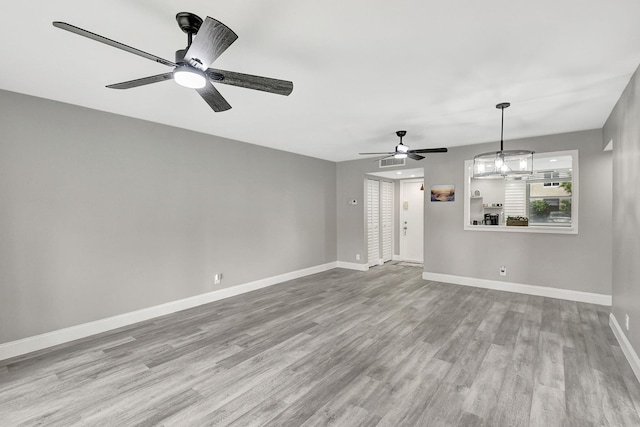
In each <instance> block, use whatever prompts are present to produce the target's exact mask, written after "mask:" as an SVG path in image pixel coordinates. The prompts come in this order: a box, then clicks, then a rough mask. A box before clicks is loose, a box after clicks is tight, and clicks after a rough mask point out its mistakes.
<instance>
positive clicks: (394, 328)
mask: <svg viewBox="0 0 640 427" xmlns="http://www.w3.org/2000/svg"><path fill="white" fill-rule="evenodd" d="M421 272H422V271H421V268H418V267H411V266H402V265H395V264H393V263H391V264H386V265H384V266H380V267H375V268H373V269H371V270H369V271H368V272H355V271H349V270H342V269H335V270H331V271H328V272H324V273H320V274H316V275H312V276H308V277H305V278H302V279H298V280H293V281H290V282H286V283H282V284H279V285H276V286H272V287H269V288H265V289H261V290H258V291H255V292H251V293H248V294H244V295H240V296H237V297H233V298H229V299H226V300H223V301H218V302H215V303H211V304H208V305H205V306H201V307H198V308H195V309H191V310H186V311H183V312H180V313H176V314H172V315H169V316H165V317H162V318H158V319H154V320H153V321H147V322H143V323H139V324H136V325H133V326H130V327H126V328H122V329H120V330H117V331H113V332H109V333H104V334H101V335H99V336H95V337H91V338H88V339H84V340H80V341H77V342H75V343H71V344H66V345H63V346H59V347H57V348H54V349H49V350H46V351H41V352H37V353H33V354H31V355H26V356H22V357H18V358H14V359H11V360H7V361H4V362H0V426H22V425H26V426H31V425H53V426H58V425H59V426H72V425H91V426H94V425H106V426H131V425H162V426H199V425H216V426H327V425H332V426H381V427H387V426H545V427H546V426H580V427H588V426H640V418H639V415H638V414H639V412H640V385H639V384H638V381H637V380H636V378H635V377H634V375H633V372H632V371H631V368H630V366H629V364H628V363H627V361H626V360H625V358H624V355H623V353H622V351H621V349H620V347H619V346H618V344H617V342H616V340H615V337H614V336H613V334H612V332H611V330H610V328H609V326H608V315H609V310H608V308H607V307H601V306H596V305H590V304H582V303H575V302H569V301H562V300H555V299H550V298H543V297H535V296H527V295H520V294H514V293H507V292H499V291H492V290H486V289H479V288H471V287H463V286H457V285H451V284H445V283H438V282H429V281H425V280H422V279H421Z"/></svg>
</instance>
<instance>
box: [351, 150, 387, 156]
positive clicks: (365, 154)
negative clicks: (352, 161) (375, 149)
mask: <svg viewBox="0 0 640 427" xmlns="http://www.w3.org/2000/svg"><path fill="white" fill-rule="evenodd" d="M358 154H360V155H361V156H368V155H370V154H396V153H395V152H393V151H392V152H390V153H358Z"/></svg>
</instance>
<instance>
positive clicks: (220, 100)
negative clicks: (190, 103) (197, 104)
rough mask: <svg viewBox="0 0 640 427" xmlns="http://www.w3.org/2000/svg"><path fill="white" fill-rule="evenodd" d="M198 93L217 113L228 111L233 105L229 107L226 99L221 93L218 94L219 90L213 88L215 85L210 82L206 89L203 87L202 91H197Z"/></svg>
mask: <svg viewBox="0 0 640 427" xmlns="http://www.w3.org/2000/svg"><path fill="white" fill-rule="evenodd" d="M196 91H197V92H198V93H199V94H200V96H201V97H202V99H204V100H205V102H206V103H207V104H209V106H210V107H211V109H212V110H213V111H215V112H216V113H218V112H220V111H226V110H229V109H230V108H231V105H229V103H228V102H227V100H226V99H224V97H223V96H222V95H221V94H220V92H218V90H217V89H216V88H215V87H213V85H212V84H211V82H209V81H208V82H207V84H206V85H205V87H203V88H202V89H196Z"/></svg>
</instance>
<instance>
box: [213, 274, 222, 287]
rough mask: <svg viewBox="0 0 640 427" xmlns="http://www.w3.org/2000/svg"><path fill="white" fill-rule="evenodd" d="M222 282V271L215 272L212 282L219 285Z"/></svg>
mask: <svg viewBox="0 0 640 427" xmlns="http://www.w3.org/2000/svg"><path fill="white" fill-rule="evenodd" d="M220 282H222V273H216V274H214V275H213V284H214V285H219V284H220Z"/></svg>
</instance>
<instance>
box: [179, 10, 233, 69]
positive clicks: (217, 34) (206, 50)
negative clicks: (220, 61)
mask: <svg viewBox="0 0 640 427" xmlns="http://www.w3.org/2000/svg"><path fill="white" fill-rule="evenodd" d="M237 38H238V36H237V35H236V33H234V32H233V30H231V29H230V28H229V27H227V26H226V25H224V24H223V23H222V22H219V21H216V20H215V19H213V18H211V17H210V16H207V19H205V21H204V22H203V23H202V25H201V26H200V29H199V30H198V33H197V34H196V38H195V39H194V40H193V43H191V46H189V49H188V50H187V53H186V54H185V55H184V61H185V62H186V63H188V64H189V65H192V66H194V67H196V68H198V69H200V70H203V71H204V70H206V69H207V68H208V67H209V65H211V63H212V62H213V61H215V60H216V58H218V57H219V56H220V55H222V53H223V52H224V51H225V50H227V48H228V47H229V46H231V43H233V42H234V41H236V39H237Z"/></svg>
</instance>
